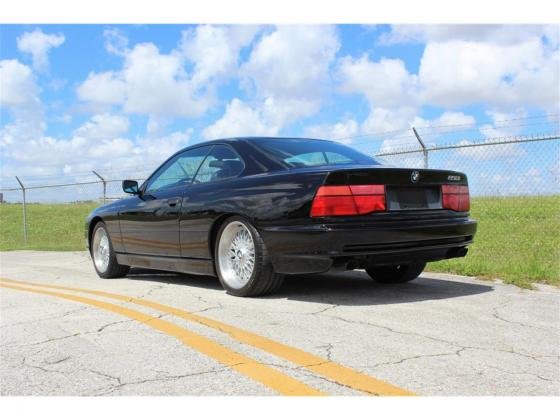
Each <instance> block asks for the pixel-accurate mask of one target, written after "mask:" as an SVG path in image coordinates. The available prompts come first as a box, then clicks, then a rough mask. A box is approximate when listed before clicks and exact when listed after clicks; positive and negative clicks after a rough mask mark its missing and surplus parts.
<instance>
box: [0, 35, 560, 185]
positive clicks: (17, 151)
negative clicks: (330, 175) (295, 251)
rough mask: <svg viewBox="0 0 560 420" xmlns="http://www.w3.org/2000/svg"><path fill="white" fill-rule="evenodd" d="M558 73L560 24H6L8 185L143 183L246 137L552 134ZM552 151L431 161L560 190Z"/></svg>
mask: <svg viewBox="0 0 560 420" xmlns="http://www.w3.org/2000/svg"><path fill="white" fill-rule="evenodd" d="M559 66H560V52H559V26H557V25H332V26H331V25H310V26H304V25H292V26H274V25H263V26H256V25H255V26H251V25H232V26H222V25H198V26H197V25H2V26H1V37H0V107H1V108H0V110H1V121H0V152H1V166H2V169H1V182H2V186H4V187H5V186H13V185H14V178H13V177H14V176H15V175H19V176H20V177H21V178H22V179H24V180H27V182H30V183H33V182H35V183H41V182H42V183H49V180H60V179H72V180H84V179H86V178H87V179H91V170H96V171H98V172H100V173H102V174H104V175H106V176H107V177H116V176H121V175H123V174H129V173H130V174H132V175H134V174H137V173H140V172H142V173H143V174H145V173H146V171H147V172H148V173H149V172H150V171H151V170H152V169H154V168H155V167H156V166H157V165H158V164H159V163H161V162H162V161H163V160H164V159H165V158H167V157H168V156H170V155H171V154H172V153H174V152H175V151H177V150H178V149H180V148H182V147H185V146H187V145H190V144H194V143H198V142H200V141H204V140H209V139H215V138H223V137H234V136H243V135H249V136H260V135H264V136H306V137H316V138H328V139H336V140H338V141H341V142H343V143H346V144H349V145H350V146H353V147H355V148H357V149H360V150H362V151H364V152H367V153H376V152H387V151H391V150H400V149H402V148H406V147H417V142H416V140H415V138H414V136H413V135H412V132H411V130H410V128H411V127H412V126H414V127H417V128H418V131H419V133H420V134H421V136H422V137H423V138H424V140H425V142H426V143H427V144H428V145H429V146H433V145H437V144H447V143H461V144H469V143H472V142H473V141H478V140H484V139H487V138H495V137H510V136H518V135H529V134H535V133H557V132H558V131H560V130H559V129H558V117H559V112H560V110H559V104H560V88H559V86H560V81H559V73H560V70H559ZM558 158H559V154H558V142H549V143H547V144H544V143H542V144H538V146H536V145H534V144H522V145H517V144H515V145H506V146H495V147H494V146H489V147H486V148H471V149H461V150H456V151H449V152H445V153H443V152H441V153H434V154H433V155H432V156H431V157H430V165H431V166H433V167H447V168H449V169H459V170H465V171H469V172H470V173H468V175H469V177H470V179H471V183H472V180H477V179H478V180H479V184H480V185H482V181H484V182H485V183H486V184H488V183H494V184H496V185H498V187H496V188H497V190H500V188H502V191H505V190H504V188H506V189H507V186H506V185H502V186H501V184H500V183H502V184H507V183H509V181H508V180H509V179H510V177H511V173H515V174H516V175H517V178H516V179H517V181H516V182H517V184H515V185H514V186H511V185H510V187H509V188H510V189H513V188H515V189H518V188H520V187H521V186H523V185H525V186H526V183H527V182H528V180H533V181H532V182H534V183H535V185H539V187H538V188H541V189H542V191H543V192H550V191H553V192H554V191H556V190H555V188H557V187H555V186H554V185H555V183H554V182H551V181H554V180H556V182H558V181H559V180H560V177H559V175H558V174H559V169H558ZM421 159H422V157H421V155H419V154H415V155H408V156H400V157H398V159H397V160H395V159H391V158H388V160H390V161H391V162H390V163H393V164H404V165H406V166H420V165H421V163H422V160H421ZM481 168H482V169H481ZM123 176H124V175H123ZM535 180H536V181H535ZM486 184H485V185H486ZM530 188H533V187H530ZM535 188H536V187H535Z"/></svg>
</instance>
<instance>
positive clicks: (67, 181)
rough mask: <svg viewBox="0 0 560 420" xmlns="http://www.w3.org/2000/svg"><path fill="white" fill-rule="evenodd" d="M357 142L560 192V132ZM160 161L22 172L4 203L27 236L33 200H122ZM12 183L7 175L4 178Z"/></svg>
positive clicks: (502, 186)
mask: <svg viewBox="0 0 560 420" xmlns="http://www.w3.org/2000/svg"><path fill="white" fill-rule="evenodd" d="M348 143H349V144H350V145H351V146H353V147H355V148H357V149H359V150H361V151H363V152H365V153H368V154H370V155H372V156H374V157H376V158H378V159H379V160H380V161H381V162H382V163H386V164H389V165H393V166H401V167H410V168H412V167H414V168H436V169H452V170H457V171H461V172H464V173H466V174H467V175H468V178H469V184H470V190H471V195H472V196H473V197H480V196H492V197H512V196H513V197H515V196H537V197H538V196H551V195H557V194H560V136H558V135H557V134H548V135H539V136H524V137H509V138H487V139H484V140H478V141H476V140H465V139H463V140H459V141H456V142H455V143H447V144H441V143H439V144H438V143H437V142H436V141H435V140H434V136H430V135H425V134H423V133H422V132H421V130H415V129H413V130H410V131H409V132H407V133H405V134H402V133H401V134H400V135H399V136H395V137H388V138H385V139H375V138H367V137H365V138H360V139H355V140H353V141H352V142H348ZM158 164H159V162H157V163H156V162H151V163H146V164H144V165H142V167H141V168H139V167H138V166H136V167H134V168H128V169H127V168H121V169H120V170H118V171H115V170H113V171H112V172H111V173H103V171H101V170H96V171H92V172H91V173H90V174H81V175H80V176H79V177H75V176H74V177H70V176H67V177H53V178H45V177H41V178H33V177H26V176H22V175H18V176H17V178H16V179H14V181H13V182H12V185H3V186H2V188H0V192H1V193H2V197H1V198H2V201H3V203H11V205H18V206H19V205H20V206H21V207H22V211H21V223H22V225H21V232H22V235H27V233H28V230H27V228H26V224H28V223H29V222H30V221H29V216H28V215H27V214H26V213H27V211H26V209H25V206H27V207H29V205H30V204H47V203H48V204H62V203H74V204H80V203H81V204H90V205H91V207H92V208H93V207H95V206H96V205H98V204H100V203H103V202H107V201H111V200H115V199H119V198H121V197H124V196H125V195H126V194H124V193H123V191H122V189H121V183H122V180H123V179H136V180H138V181H142V180H144V179H145V178H146V177H147V176H148V175H149V173H150V172H151V171H152V170H153V169H154V168H155V167H157V165H158ZM3 181H4V184H6V180H3Z"/></svg>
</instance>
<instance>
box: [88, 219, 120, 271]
mask: <svg viewBox="0 0 560 420" xmlns="http://www.w3.org/2000/svg"><path fill="white" fill-rule="evenodd" d="M89 250H90V254H91V259H92V260H93V267H94V268H95V271H96V272H97V275H98V276H99V277H101V278H103V279H113V278H117V277H124V276H126V274H127V273H128V270H130V267H129V266H128V265H120V264H119V263H118V262H117V256H116V254H115V251H114V249H113V244H112V243H111V238H110V236H109V232H108V230H107V226H106V225H105V223H103V222H98V223H97V224H96V225H95V227H94V228H93V233H92V235H91V243H90V246H89Z"/></svg>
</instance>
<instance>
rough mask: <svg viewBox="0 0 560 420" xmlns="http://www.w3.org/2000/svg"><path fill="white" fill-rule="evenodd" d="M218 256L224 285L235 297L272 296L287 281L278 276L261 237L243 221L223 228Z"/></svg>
mask: <svg viewBox="0 0 560 420" xmlns="http://www.w3.org/2000/svg"><path fill="white" fill-rule="evenodd" d="M214 256H215V258H214V260H215V265H216V273H217V274H218V278H219V279H220V283H221V284H222V286H223V288H224V289H225V290H226V291H227V293H229V294H231V295H234V296H242V297H248V296H263V295H268V294H271V293H274V292H276V291H277V290H278V289H279V288H280V286H281V285H282V282H283V281H284V276H283V275H282V274H278V273H275V272H274V269H273V267H272V263H271V261H270V257H269V255H268V252H267V250H266V246H265V244H264V241H263V239H262V237H261V235H260V234H259V232H258V231H257V230H256V229H255V228H254V226H253V225H251V223H249V222H248V221H247V220H246V219H244V218H243V217H239V216H233V217H230V218H229V219H227V220H226V221H225V222H224V223H223V224H222V226H221V228H220V230H219V231H218V236H217V240H216V247H215V250H214Z"/></svg>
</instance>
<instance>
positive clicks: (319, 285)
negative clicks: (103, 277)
mask: <svg viewBox="0 0 560 420" xmlns="http://www.w3.org/2000/svg"><path fill="white" fill-rule="evenodd" d="M128 278H129V279H130V280H141V281H149V282H158V283H170V284H176V285H185V286H189V287H197V288H202V289H212V290H221V289H222V286H221V285H220V282H219V281H218V279H217V278H214V277H208V276H193V275H188V274H180V273H168V272H164V271H155V270H144V269H132V270H131V271H130V273H129V275H128ZM492 290H493V287H492V285H490V284H489V285H482V284H473V283H467V282H461V281H452V280H440V279H434V278H430V277H427V276H423V277H419V278H418V279H416V280H414V281H412V282H410V283H404V284H394V285H387V284H379V283H375V282H374V281H372V280H371V279H370V278H369V276H368V275H367V274H366V273H365V272H363V271H346V272H341V273H326V274H314V275H298V276H287V277H286V280H285V281H284V284H283V286H282V287H281V289H280V290H278V292H276V293H275V294H274V295H272V296H265V297H262V298H260V299H270V300H276V299H278V300H280V299H290V300H297V301H302V302H315V303H327V304H336V305H348V306H360V305H364V306H365V305H380V304H390V303H407V302H418V301H426V300H439V299H451V298H455V297H461V296H469V295H476V294H480V293H486V292H490V291H492ZM236 299H238V298H236Z"/></svg>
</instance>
